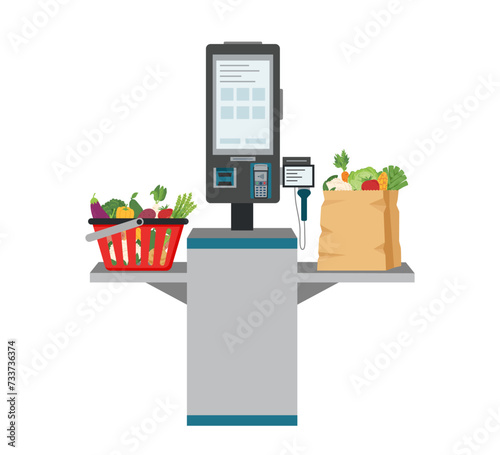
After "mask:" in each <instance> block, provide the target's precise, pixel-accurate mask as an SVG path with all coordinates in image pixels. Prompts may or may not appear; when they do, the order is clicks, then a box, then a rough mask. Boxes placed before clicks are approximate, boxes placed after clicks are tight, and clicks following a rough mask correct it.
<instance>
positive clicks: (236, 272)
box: [187, 229, 297, 425]
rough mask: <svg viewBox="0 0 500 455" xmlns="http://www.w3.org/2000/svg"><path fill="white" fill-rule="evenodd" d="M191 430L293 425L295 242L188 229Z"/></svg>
mask: <svg viewBox="0 0 500 455" xmlns="http://www.w3.org/2000/svg"><path fill="white" fill-rule="evenodd" d="M187 247H188V253H187V256H188V279H187V295H188V300H189V304H188V306H187V312H188V314H187V321H188V334H187V336H188V341H187V354H188V361H187V365H188V384H187V388H188V399H187V410H188V420H187V423H188V425H297V288H296V286H297V284H296V281H294V279H293V277H294V276H296V274H297V238H296V237H295V234H294V233H293V231H292V230H291V229H256V230H253V231H232V230H229V229H193V231H192V232H191V235H190V236H189V238H188V241H187Z"/></svg>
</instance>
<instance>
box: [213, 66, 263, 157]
mask: <svg viewBox="0 0 500 455" xmlns="http://www.w3.org/2000/svg"><path fill="white" fill-rule="evenodd" d="M215 77H216V92H215V100H216V102H215V106H216V112H215V115H216V116H217V122H216V125H217V127H216V149H254V153H256V154H259V150H260V151H261V153H262V152H264V150H265V149H270V143H269V141H270V122H271V118H270V99H269V95H270V61H269V60H222V59H221V60H216V68H215Z"/></svg>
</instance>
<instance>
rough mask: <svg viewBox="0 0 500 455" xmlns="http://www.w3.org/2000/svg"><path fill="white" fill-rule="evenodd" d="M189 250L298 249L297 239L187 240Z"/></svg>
mask: <svg viewBox="0 0 500 455" xmlns="http://www.w3.org/2000/svg"><path fill="white" fill-rule="evenodd" d="M187 247H188V249H249V250H252V249H295V250H296V249H297V239H296V238H295V239H293V238H292V239H265V238H263V239H255V238H254V239H190V238H188V239H187Z"/></svg>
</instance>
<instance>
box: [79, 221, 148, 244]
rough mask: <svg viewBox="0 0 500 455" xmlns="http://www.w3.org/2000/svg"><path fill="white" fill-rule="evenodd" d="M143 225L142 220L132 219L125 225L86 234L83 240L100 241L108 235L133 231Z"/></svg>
mask: <svg viewBox="0 0 500 455" xmlns="http://www.w3.org/2000/svg"><path fill="white" fill-rule="evenodd" d="M142 224H144V220H143V219H142V218H134V219H133V220H130V221H127V222H126V223H121V224H117V225H115V226H111V227H109V228H106V229H101V230H100V231H97V232H92V233H91V234H87V235H86V236H85V240H87V242H93V241H94V240H100V239H103V238H104V237H107V236H108V235H113V234H118V233H120V232H123V231H128V230H129V229H134V228H136V227H137V226H141V225H142Z"/></svg>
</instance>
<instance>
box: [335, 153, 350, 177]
mask: <svg viewBox="0 0 500 455" xmlns="http://www.w3.org/2000/svg"><path fill="white" fill-rule="evenodd" d="M333 164H334V165H335V167H338V168H339V169H342V170H343V171H344V172H342V181H344V182H347V180H348V178H349V172H347V171H346V169H347V165H348V164H349V157H348V156H347V153H346V152H345V150H342V154H340V155H339V154H338V153H337V154H336V155H335V161H334V163H333Z"/></svg>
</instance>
